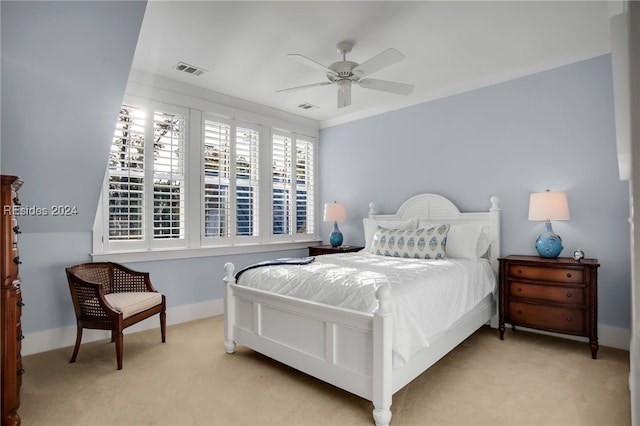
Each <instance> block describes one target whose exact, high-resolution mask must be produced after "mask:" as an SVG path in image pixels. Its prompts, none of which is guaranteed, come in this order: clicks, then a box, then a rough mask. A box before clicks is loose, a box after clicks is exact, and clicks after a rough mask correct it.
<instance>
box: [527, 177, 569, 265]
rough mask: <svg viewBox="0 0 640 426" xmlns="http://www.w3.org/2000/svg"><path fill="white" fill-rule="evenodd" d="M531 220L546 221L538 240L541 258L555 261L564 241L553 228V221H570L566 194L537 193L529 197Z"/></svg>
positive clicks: (537, 246) (547, 191) (537, 244)
mask: <svg viewBox="0 0 640 426" xmlns="http://www.w3.org/2000/svg"><path fill="white" fill-rule="evenodd" d="M529 220H539V221H544V222H545V224H544V232H543V233H542V234H540V236H539V237H538V239H537V240H536V250H537V251H538V254H539V255H540V256H541V257H546V258H548V259H555V258H556V257H558V255H559V254H560V252H561V251H562V249H563V248H564V247H562V239H561V238H560V236H559V235H556V234H555V233H554V232H553V229H552V228H551V221H552V220H569V203H568V202H567V194H566V193H564V192H551V191H549V190H548V189H547V190H546V191H545V192H536V193H533V194H531V196H530V197H529Z"/></svg>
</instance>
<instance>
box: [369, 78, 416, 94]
mask: <svg viewBox="0 0 640 426" xmlns="http://www.w3.org/2000/svg"><path fill="white" fill-rule="evenodd" d="M358 83H359V84H360V87H362V88H365V89H373V90H382V91H383V92H389V93H397V94H398V95H408V94H409V93H411V92H412V91H413V89H414V87H415V86H414V85H413V84H406V83H396V82H395V81H387V80H376V79H373V78H363V79H362V80H360V81H359V82H358Z"/></svg>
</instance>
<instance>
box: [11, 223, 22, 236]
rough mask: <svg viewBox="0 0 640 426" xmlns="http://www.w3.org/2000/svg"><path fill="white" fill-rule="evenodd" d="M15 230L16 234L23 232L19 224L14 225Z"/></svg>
mask: <svg viewBox="0 0 640 426" xmlns="http://www.w3.org/2000/svg"><path fill="white" fill-rule="evenodd" d="M13 232H15V233H16V234H22V231H21V230H20V227H19V226H18V225H16V226H14V227H13Z"/></svg>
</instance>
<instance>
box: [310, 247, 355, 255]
mask: <svg viewBox="0 0 640 426" xmlns="http://www.w3.org/2000/svg"><path fill="white" fill-rule="evenodd" d="M363 248H364V247H360V246H338V247H333V246H330V245H320V246H311V247H309V256H320V255H321V254H332V253H351V252H354V251H360V250H362V249H363Z"/></svg>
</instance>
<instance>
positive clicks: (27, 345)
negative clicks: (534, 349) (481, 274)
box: [22, 299, 631, 356]
mask: <svg viewBox="0 0 640 426" xmlns="http://www.w3.org/2000/svg"><path fill="white" fill-rule="evenodd" d="M223 313H224V301H223V299H216V300H209V301H206V302H201V303H195V304H192V305H183V306H176V307H174V308H168V309H167V325H173V324H180V323H183V322H188V321H194V320H198V319H201V318H206V317H211V316H215V315H222V314H223ZM496 318H497V317H496ZM497 325H498V324H497V321H495V324H494V321H492V322H491V326H492V327H494V328H497ZM507 326H508V325H507ZM158 327H159V325H158V317H157V316H154V317H151V318H147V319H146V320H144V321H141V322H139V323H138V324H136V325H134V326H131V327H129V328H127V329H126V331H125V332H126V333H135V332H138V331H143V330H150V329H154V328H158ZM518 328H519V329H520V328H522V329H524V330H527V331H532V332H536V333H543V334H550V335H553V336H559V337H565V338H568V339H573V340H580V341H582V340H584V338H581V337H574V336H568V335H564V334H555V333H546V332H544V331H540V330H533V329H528V328H524V327H518ZM110 336H111V334H110V333H109V332H108V331H104V330H84V331H83V333H82V343H89V342H93V341H96V340H103V339H108V338H110ZM630 336H631V334H630V332H629V330H628V329H625V328H618V327H612V326H609V325H604V324H599V325H598V337H599V343H600V345H601V346H609V347H612V348H617V349H624V350H627V351H628V350H629V341H630ZM75 341H76V327H75V326H68V327H60V328H52V329H50V330H43V331H38V332H35V333H28V334H26V335H25V339H24V340H23V341H22V355H23V356H26V355H31V354H36V353H40V352H46V351H51V350H54V349H59V348H65V347H68V346H73V345H74V344H75ZM69 353H71V352H69Z"/></svg>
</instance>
